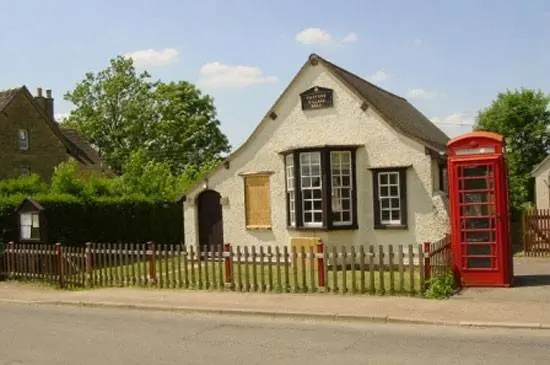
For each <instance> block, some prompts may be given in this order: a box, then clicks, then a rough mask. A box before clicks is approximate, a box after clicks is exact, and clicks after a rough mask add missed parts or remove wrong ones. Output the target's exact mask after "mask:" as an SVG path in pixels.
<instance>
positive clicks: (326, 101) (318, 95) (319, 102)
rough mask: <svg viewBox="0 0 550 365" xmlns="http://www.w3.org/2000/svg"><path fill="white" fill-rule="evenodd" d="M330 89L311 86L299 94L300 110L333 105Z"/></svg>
mask: <svg viewBox="0 0 550 365" xmlns="http://www.w3.org/2000/svg"><path fill="white" fill-rule="evenodd" d="M332 92H333V91H332V89H327V88H324V87H318V86H315V87H312V88H311V89H309V90H306V91H304V92H303V93H301V94H300V98H301V99H302V110H312V109H322V108H330V107H332V106H333V98H332Z"/></svg>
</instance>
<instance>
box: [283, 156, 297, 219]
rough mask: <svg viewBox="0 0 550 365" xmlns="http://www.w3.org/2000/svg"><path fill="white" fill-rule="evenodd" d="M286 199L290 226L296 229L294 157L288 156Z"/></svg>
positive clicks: (286, 162)
mask: <svg viewBox="0 0 550 365" xmlns="http://www.w3.org/2000/svg"><path fill="white" fill-rule="evenodd" d="M285 164H286V199H287V206H288V225H289V226H291V227H296V191H295V190H294V189H295V180H294V156H293V155H292V154H289V155H286V157H285Z"/></svg>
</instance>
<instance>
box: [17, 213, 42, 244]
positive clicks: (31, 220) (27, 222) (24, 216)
mask: <svg viewBox="0 0 550 365" xmlns="http://www.w3.org/2000/svg"><path fill="white" fill-rule="evenodd" d="M19 217H20V225H21V239H22V240H40V215H39V213H21V214H20V215H19Z"/></svg>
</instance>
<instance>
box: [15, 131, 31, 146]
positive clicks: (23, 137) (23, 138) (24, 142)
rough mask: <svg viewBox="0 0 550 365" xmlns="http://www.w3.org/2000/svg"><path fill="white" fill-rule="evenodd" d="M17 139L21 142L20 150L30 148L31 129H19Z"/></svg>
mask: <svg viewBox="0 0 550 365" xmlns="http://www.w3.org/2000/svg"><path fill="white" fill-rule="evenodd" d="M17 140H18V143H19V150H20V151H28V150H29V131H28V130H26V129H19V130H18V131H17Z"/></svg>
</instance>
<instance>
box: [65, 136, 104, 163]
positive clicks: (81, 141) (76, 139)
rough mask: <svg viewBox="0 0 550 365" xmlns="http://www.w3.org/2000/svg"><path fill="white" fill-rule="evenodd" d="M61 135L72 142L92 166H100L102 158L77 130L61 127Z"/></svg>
mask: <svg viewBox="0 0 550 365" xmlns="http://www.w3.org/2000/svg"><path fill="white" fill-rule="evenodd" d="M60 129H61V133H62V134H63V135H64V136H65V138H67V139H68V140H69V141H71V142H72V143H73V144H74V145H75V146H76V147H78V149H79V150H81V151H82V152H83V153H84V154H85V155H86V157H87V159H88V160H89V161H90V163H92V164H99V163H100V158H99V154H98V153H97V151H96V150H94V149H93V148H92V146H91V145H90V142H88V141H87V140H86V139H85V138H84V137H83V136H82V135H81V134H80V133H78V131H77V130H76V129H72V128H63V127H61V128H60Z"/></svg>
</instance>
